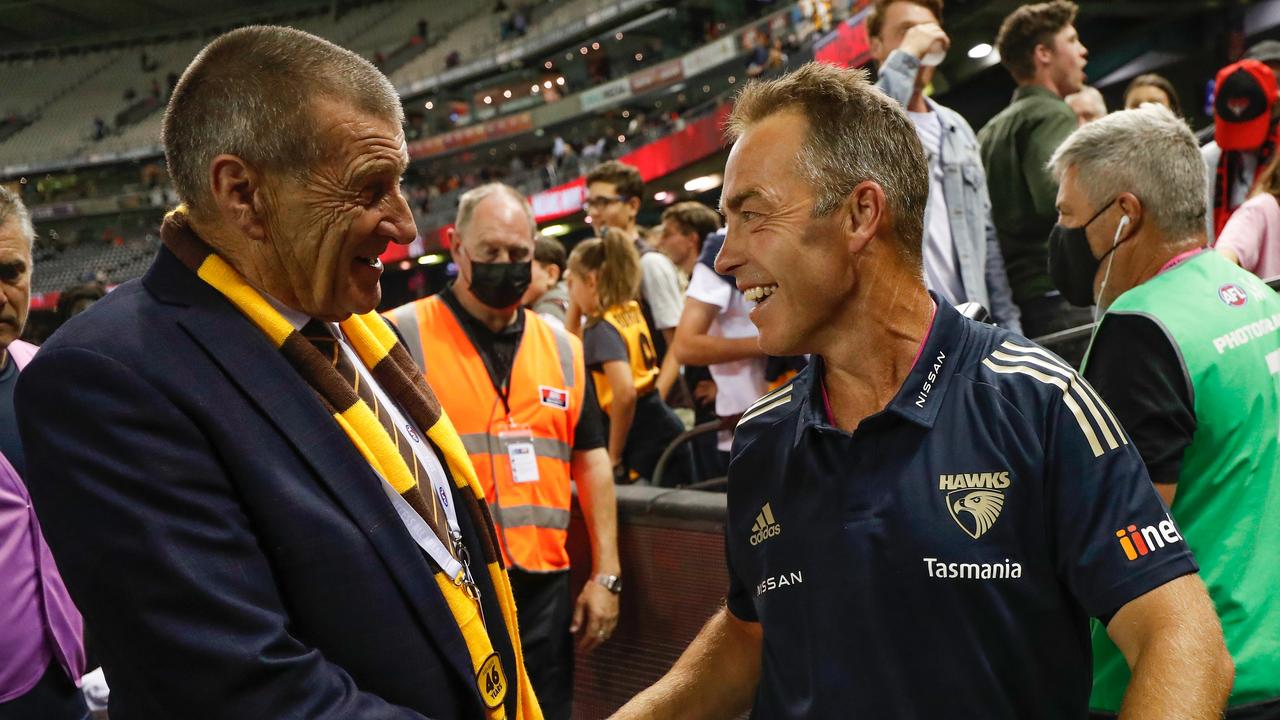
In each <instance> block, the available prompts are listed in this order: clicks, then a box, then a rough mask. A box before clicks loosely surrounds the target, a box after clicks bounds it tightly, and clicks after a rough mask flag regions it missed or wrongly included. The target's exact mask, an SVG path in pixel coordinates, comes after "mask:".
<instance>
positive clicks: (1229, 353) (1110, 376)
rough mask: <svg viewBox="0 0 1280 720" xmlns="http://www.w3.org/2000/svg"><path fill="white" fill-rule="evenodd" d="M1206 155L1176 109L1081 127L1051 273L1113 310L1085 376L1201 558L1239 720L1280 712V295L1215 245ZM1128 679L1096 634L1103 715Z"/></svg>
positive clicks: (1060, 160)
mask: <svg viewBox="0 0 1280 720" xmlns="http://www.w3.org/2000/svg"><path fill="white" fill-rule="evenodd" d="M1197 159H1198V151H1197V146H1196V141H1195V136H1194V135H1192V133H1191V131H1190V130H1189V129H1187V126H1186V124H1185V123H1183V122H1182V121H1181V120H1179V119H1178V118H1176V117H1174V115H1173V114H1172V113H1170V112H1169V111H1168V110H1166V109H1165V108H1163V107H1157V106H1145V107H1143V108H1142V109H1140V110H1131V111H1127V112H1121V113H1115V114H1113V115H1109V116H1108V117H1106V118H1104V119H1102V120H1099V121H1097V122H1095V123H1093V124H1090V125H1087V126H1085V127H1083V128H1081V129H1080V130H1077V131H1076V132H1075V133H1074V134H1073V135H1071V137H1069V138H1068V139H1067V140H1066V142H1064V143H1063V144H1062V146H1061V147H1059V148H1058V150H1057V153H1056V154H1055V156H1054V159H1053V163H1052V166H1053V170H1054V172H1055V174H1057V175H1058V176H1059V179H1060V183H1059V186H1058V208H1059V212H1060V213H1061V217H1060V220H1059V225H1058V227H1057V228H1056V229H1055V230H1054V233H1053V235H1052V236H1051V240H1050V246H1049V253H1050V254H1049V260H1050V264H1051V265H1050V267H1051V268H1052V269H1053V272H1052V273H1051V274H1052V276H1053V278H1054V282H1055V284H1056V285H1057V287H1058V290H1059V291H1060V292H1061V293H1062V295H1063V297H1064V298H1066V299H1067V300H1068V301H1070V302H1073V303H1075V304H1076V305H1080V306H1088V305H1092V304H1095V300H1096V304H1097V306H1098V308H1099V309H1100V310H1102V311H1104V314H1103V316H1102V319H1101V321H1100V322H1099V324H1098V329H1097V331H1096V333H1095V334H1094V337H1093V341H1092V343H1091V345H1090V348H1089V351H1088V354H1087V355H1086V357H1085V361H1084V365H1083V371H1084V374H1085V377H1086V378H1088V379H1089V382H1090V383H1092V384H1093V386H1094V387H1095V388H1097V389H1098V392H1099V393H1101V395H1102V397H1103V399H1105V400H1106V401H1107V404H1108V405H1110V407H1111V408H1112V409H1113V410H1114V411H1115V414H1116V418H1117V419H1118V420H1119V421H1120V423H1121V424H1122V425H1123V426H1124V428H1125V430H1126V431H1127V432H1128V433H1129V437H1130V439H1132V440H1133V443H1134V445H1135V446H1136V447H1137V449H1138V452H1140V453H1141V454H1142V459H1143V462H1144V463H1145V464H1146V466H1147V471H1148V473H1149V474H1150V475H1151V480H1152V482H1154V483H1155V487H1156V490H1157V491H1159V493H1160V494H1161V495H1162V496H1163V497H1164V500H1165V502H1166V503H1167V504H1168V505H1169V508H1170V512H1171V514H1172V515H1173V519H1174V520H1175V521H1176V522H1177V523H1178V527H1179V528H1180V530H1181V532H1182V534H1183V535H1184V536H1185V537H1186V539H1187V544H1188V545H1189V546H1190V547H1191V550H1192V551H1193V552H1194V553H1195V556H1196V560H1197V561H1198V562H1199V563H1200V576H1201V577H1203V578H1204V581H1205V584H1206V585H1207V586H1208V588H1209V596H1210V597H1211V598H1213V601H1214V604H1215V605H1216V606H1217V609H1218V616H1219V617H1220V618H1221V619H1222V631H1223V635H1224V636H1225V638H1226V644H1227V649H1228V650H1230V652H1231V657H1232V659H1233V660H1234V661H1235V666H1236V681H1235V686H1234V687H1233V688H1232V690H1231V698H1230V700H1229V701H1228V703H1227V708H1228V709H1227V717H1228V718H1233V719H1234V718H1241V719H1243V718H1250V719H1252V718H1262V717H1280V647H1278V646H1277V642H1280V605H1277V604H1276V602H1275V592H1276V588H1277V587H1280V523H1277V522H1276V518H1277V517H1280V450H1278V448H1277V435H1278V434H1280V296H1277V295H1276V293H1275V292H1274V291H1273V290H1271V288H1269V287H1267V286H1266V285H1265V284H1264V283H1263V282H1262V281H1261V280H1259V279H1258V278H1257V277H1255V276H1254V275H1253V273H1250V272H1248V271H1246V270H1243V269H1241V268H1240V267H1239V266H1237V265H1236V264H1235V263H1233V262H1231V261H1229V260H1227V259H1225V258H1224V257H1222V256H1221V255H1219V254H1218V253H1216V252H1213V251H1211V250H1208V249H1207V248H1206V247H1205V226H1204V215H1205V202H1204V195H1203V182H1204V178H1203V169H1202V168H1201V167H1200V166H1199V165H1198V164H1197V162H1196V161H1197ZM1084 178H1088V182H1087V183H1086V182H1083V181H1082V179H1084ZM1145 545H1146V547H1145V548H1144V547H1143V546H1141V545H1136V544H1135V547H1134V548H1133V549H1132V552H1131V553H1130V554H1132V555H1134V556H1135V557H1134V558H1133V560H1134V562H1137V560H1138V559H1139V558H1140V556H1142V555H1145V554H1146V553H1147V552H1149V551H1151V549H1152V548H1151V546H1150V543H1149V542H1147V543H1145ZM1129 684H1130V680H1129V667H1128V665H1127V664H1126V663H1125V661H1124V656H1123V655H1122V654H1121V653H1120V651H1119V650H1117V649H1116V646H1115V644H1114V643H1112V642H1111V640H1110V638H1108V637H1107V636H1106V634H1105V633H1102V632H1095V633H1094V683H1093V695H1092V697H1091V699H1090V706H1091V708H1092V709H1093V710H1094V711H1095V712H1096V713H1098V716H1099V717H1104V716H1105V715H1103V714H1102V713H1116V712H1118V711H1119V709H1120V703H1121V700H1122V699H1123V697H1124V691H1125V688H1126V687H1127V686H1128V685H1129Z"/></svg>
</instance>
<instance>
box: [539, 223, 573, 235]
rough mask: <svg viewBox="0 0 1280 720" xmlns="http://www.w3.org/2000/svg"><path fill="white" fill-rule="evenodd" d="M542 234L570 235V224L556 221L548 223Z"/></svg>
mask: <svg viewBox="0 0 1280 720" xmlns="http://www.w3.org/2000/svg"><path fill="white" fill-rule="evenodd" d="M542 234H543V235H546V236H547V237H560V236H561V235H568V234H569V226H568V225H565V224H564V223H556V224H555V225H548V226H546V227H544V228H542Z"/></svg>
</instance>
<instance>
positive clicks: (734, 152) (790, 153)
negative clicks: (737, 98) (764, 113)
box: [720, 111, 813, 212]
mask: <svg viewBox="0 0 1280 720" xmlns="http://www.w3.org/2000/svg"><path fill="white" fill-rule="evenodd" d="M808 132H809V123H808V121H807V120H805V119H804V117H803V116H802V115H800V114H799V113H797V112H793V111H783V112H779V113H775V114H773V115H770V116H768V117H766V118H763V119H761V120H760V121H758V122H756V123H754V124H752V125H750V126H748V127H747V128H746V130H745V131H744V132H743V133H742V135H741V136H740V137H739V138H738V139H737V141H736V142H734V144H733V148H732V149H731V150H730V151H729V159H728V161H727V162H726V163H725V169H724V189H723V190H722V192H721V196H720V210H721V212H732V211H736V210H738V209H739V207H740V206H741V204H742V202H744V201H746V200H748V199H750V198H761V199H764V200H770V201H781V200H783V199H785V198H791V197H795V196H797V195H805V196H811V195H813V188H812V187H810V186H809V183H808V182H807V181H805V179H804V176H803V174H802V173H801V169H800V168H801V162H802V157H801V153H802V152H803V149H804V142H805V138H806V137H807V135H808Z"/></svg>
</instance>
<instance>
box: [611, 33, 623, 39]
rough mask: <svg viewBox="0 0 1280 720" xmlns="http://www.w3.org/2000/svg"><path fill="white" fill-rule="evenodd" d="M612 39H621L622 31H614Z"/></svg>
mask: <svg viewBox="0 0 1280 720" xmlns="http://www.w3.org/2000/svg"><path fill="white" fill-rule="evenodd" d="M613 39H614V40H621V39H622V33H614V35H613Z"/></svg>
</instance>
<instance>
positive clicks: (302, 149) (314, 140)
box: [161, 25, 404, 212]
mask: <svg viewBox="0 0 1280 720" xmlns="http://www.w3.org/2000/svg"><path fill="white" fill-rule="evenodd" d="M319 99H327V100H334V101H338V102H342V103H346V104H349V105H351V106H353V107H355V108H356V109H358V110H361V111H363V112H367V113H369V114H371V115H375V116H377V117H380V118H386V119H387V120H392V121H394V122H395V123H396V126H397V127H398V126H400V125H401V124H402V123H403V122H404V108H403V107H402V106H401V104H400V97H399V95H398V94H397V93H396V90H395V88H394V87H393V86H392V85H391V82H390V81H389V80H387V78H386V76H385V75H383V74H382V72H381V71H379V70H378V69H377V68H376V67H374V66H373V64H372V63H370V62H369V61H368V60H365V59H364V58H362V57H360V56H359V55H357V54H355V53H353V52H351V51H350V50H346V49H344V48H341V47H338V46H337V45H334V44H333V43H331V42H329V41H328V40H324V39H322V38H318V37H316V36H314V35H311V34H309V33H305V32H303V31H301V30H295V29H293V28H287V27H276V26H264V25H255V26H249V27H243V28H239V29H237V30H232V31H231V32H229V33H226V34H225V35H222V36H220V37H218V38H217V39H215V40H214V41H213V42H211V43H209V44H208V45H207V46H205V48H204V49H203V50H201V51H200V53H199V54H198V55H196V58H195V59H194V60H192V61H191V65H189V66H188V67H187V69H186V71H185V72H184V73H183V74H182V79H181V80H179V81H178V84H177V86H176V87H175V88H174V91H173V96H172V97H171V98H170V99H169V105H168V107H167V108H166V109H165V115H164V121H163V126H162V128H161V135H162V137H163V138H164V153H165V160H166V162H167V163H168V167H169V174H170V175H171V176H172V177H173V184H174V187H175V188H176V189H177V192H178V196H179V197H180V198H182V201H183V202H184V203H186V204H187V205H188V207H190V208H191V209H192V210H193V211H197V212H198V211H200V210H202V209H203V208H204V206H205V204H206V203H207V202H208V201H209V200H211V192H212V191H211V188H210V185H209V163H210V162H211V161H212V160H213V158H215V157H216V156H218V155H220V154H223V153H228V154H232V155H235V156H237V157H239V158H241V159H242V160H244V161H245V162H247V163H249V164H250V165H252V166H254V167H255V168H257V169H259V170H268V171H277V172H287V173H290V174H291V175H292V176H293V177H302V176H304V175H305V174H306V173H307V171H309V170H311V169H312V168H314V167H315V166H316V164H317V163H318V161H319V160H320V159H321V158H322V157H323V156H325V154H326V153H328V152H333V151H334V149H333V148H326V147H323V146H322V145H323V144H322V142H321V138H320V136H319V135H318V133H317V131H316V129H315V117H314V116H315V112H314V105H315V102H316V101H317V100H319Z"/></svg>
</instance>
